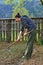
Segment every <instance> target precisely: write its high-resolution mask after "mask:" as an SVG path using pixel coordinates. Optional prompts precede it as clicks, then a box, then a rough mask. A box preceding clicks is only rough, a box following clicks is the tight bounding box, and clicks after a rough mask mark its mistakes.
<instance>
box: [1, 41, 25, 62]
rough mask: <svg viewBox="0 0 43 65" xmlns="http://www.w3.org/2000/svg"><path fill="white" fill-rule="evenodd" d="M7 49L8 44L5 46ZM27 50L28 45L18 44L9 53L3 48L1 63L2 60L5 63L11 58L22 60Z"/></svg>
mask: <svg viewBox="0 0 43 65" xmlns="http://www.w3.org/2000/svg"><path fill="white" fill-rule="evenodd" d="M5 47H6V44H5ZM25 48H26V43H21V42H20V43H17V44H14V45H13V46H12V47H11V48H10V51H7V50H6V48H4V49H3V48H2V47H1V49H0V62H1V60H2V61H4V60H6V59H10V58H14V59H15V58H20V57H22V55H23V53H24V50H25Z"/></svg>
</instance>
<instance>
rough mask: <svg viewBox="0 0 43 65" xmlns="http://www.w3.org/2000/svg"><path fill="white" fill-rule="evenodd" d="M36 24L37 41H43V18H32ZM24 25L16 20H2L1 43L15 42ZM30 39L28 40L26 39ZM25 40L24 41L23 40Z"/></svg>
mask: <svg viewBox="0 0 43 65" xmlns="http://www.w3.org/2000/svg"><path fill="white" fill-rule="evenodd" d="M32 19H33V21H34V22H35V23H36V25H37V28H36V31H37V33H36V40H37V41H38V40H39V39H40V38H41V39H42V40H43V18H32ZM21 27H22V25H21V22H20V23H18V22H16V21H15V19H0V41H15V40H16V39H17V36H18V34H19V31H20V29H21ZM25 39H28V38H25ZM22 40H23V39H22Z"/></svg>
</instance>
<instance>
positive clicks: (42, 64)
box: [0, 43, 43, 65]
mask: <svg viewBox="0 0 43 65" xmlns="http://www.w3.org/2000/svg"><path fill="white" fill-rule="evenodd" d="M10 44H11V43H10ZM10 44H7V43H0V65H18V63H19V62H20V60H19V59H20V58H21V57H22V55H23V53H24V50H25V47H26V44H24V43H21V44H16V45H14V46H13V47H11V51H10V52H9V53H8V52H7V51H5V49H6V48H7V46H8V45H10ZM14 55H15V56H14ZM22 65H43V46H38V45H36V44H35V45H34V50H33V54H32V56H31V58H30V59H29V60H26V61H25V62H23V64H22Z"/></svg>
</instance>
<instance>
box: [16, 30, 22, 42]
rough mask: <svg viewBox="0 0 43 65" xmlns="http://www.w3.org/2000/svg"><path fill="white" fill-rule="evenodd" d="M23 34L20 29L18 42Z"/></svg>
mask: <svg viewBox="0 0 43 65" xmlns="http://www.w3.org/2000/svg"><path fill="white" fill-rule="evenodd" d="M21 35H22V31H20V33H19V35H18V38H17V40H16V41H17V42H18V41H19V40H20V38H21Z"/></svg>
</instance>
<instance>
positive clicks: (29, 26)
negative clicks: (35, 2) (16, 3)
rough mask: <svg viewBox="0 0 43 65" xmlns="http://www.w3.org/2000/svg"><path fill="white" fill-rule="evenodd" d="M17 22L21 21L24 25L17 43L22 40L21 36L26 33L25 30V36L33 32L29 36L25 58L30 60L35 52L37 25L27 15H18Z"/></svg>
mask: <svg viewBox="0 0 43 65" xmlns="http://www.w3.org/2000/svg"><path fill="white" fill-rule="evenodd" d="M15 20H16V22H20V21H21V24H22V29H21V30H20V34H19V36H18V38H17V40H16V41H19V40H20V36H21V35H22V33H23V32H24V29H25V32H24V35H26V33H27V32H30V31H31V32H30V34H29V37H28V42H27V46H26V51H25V53H24V56H23V58H25V59H29V58H30V57H31V54H32V51H33V42H34V39H35V35H36V24H35V23H34V22H33V20H32V19H30V18H28V16H26V15H24V16H20V14H19V13H17V15H16V16H15Z"/></svg>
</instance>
